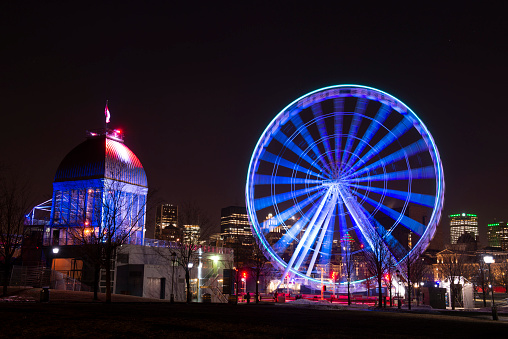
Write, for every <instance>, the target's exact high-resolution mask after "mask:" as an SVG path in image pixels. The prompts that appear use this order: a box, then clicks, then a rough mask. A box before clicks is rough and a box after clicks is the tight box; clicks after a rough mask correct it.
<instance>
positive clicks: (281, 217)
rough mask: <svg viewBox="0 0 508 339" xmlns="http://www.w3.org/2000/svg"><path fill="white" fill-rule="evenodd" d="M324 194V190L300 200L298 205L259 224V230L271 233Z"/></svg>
mask: <svg viewBox="0 0 508 339" xmlns="http://www.w3.org/2000/svg"><path fill="white" fill-rule="evenodd" d="M324 193H325V191H324V190H323V191H318V192H316V193H314V194H313V195H311V196H309V197H308V198H306V199H305V200H302V201H301V202H299V203H298V204H295V205H293V206H292V207H290V208H288V209H286V210H284V211H283V212H281V213H278V214H276V215H275V216H273V217H272V218H270V219H268V220H266V221H264V222H263V223H261V229H262V230H263V232H264V233H268V232H271V231H272V230H273V229H274V228H275V227H277V226H280V224H281V223H282V222H284V221H286V220H288V219H289V218H291V217H292V216H293V215H295V214H296V213H297V212H298V211H299V210H301V209H303V208H305V207H306V206H307V205H308V204H310V203H311V202H313V201H314V200H315V199H316V198H318V197H319V196H321V195H322V194H324ZM273 220H275V221H276V222H275V223H274V222H273Z"/></svg>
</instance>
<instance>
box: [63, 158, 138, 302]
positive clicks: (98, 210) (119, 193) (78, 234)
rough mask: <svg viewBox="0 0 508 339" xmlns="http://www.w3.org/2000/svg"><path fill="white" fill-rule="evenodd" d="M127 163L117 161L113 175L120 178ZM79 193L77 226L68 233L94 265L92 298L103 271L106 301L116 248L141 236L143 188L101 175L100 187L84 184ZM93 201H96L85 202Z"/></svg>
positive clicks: (108, 296)
mask: <svg viewBox="0 0 508 339" xmlns="http://www.w3.org/2000/svg"><path fill="white" fill-rule="evenodd" d="M127 170H128V169H127V167H125V168H124V166H122V165H116V167H115V168H112V169H111V172H112V173H110V176H109V177H112V178H121V177H123V176H124V172H125V171H127ZM79 191H80V192H79V193H78V194H82V195H83V196H84V197H86V198H85V199H83V200H82V201H83V202H82V203H81V205H80V206H79V208H78V213H79V216H78V218H77V226H73V227H69V228H68V231H67V234H68V236H69V237H70V239H71V241H72V243H73V244H74V245H77V246H80V249H81V253H82V254H83V258H84V259H85V260H87V261H88V262H89V263H90V264H92V265H93V267H94V298H95V299H97V290H98V281H99V273H100V268H104V270H105V272H106V302H107V303H110V302H111V271H112V260H113V259H114V258H115V253H116V250H117V248H118V247H119V246H120V245H122V244H126V243H130V242H133V241H136V240H140V239H141V238H142V232H143V226H144V220H145V215H146V214H145V211H146V201H147V198H146V188H138V187H135V186H134V185H129V184H127V183H125V182H123V181H119V180H114V179H104V180H103V185H102V187H94V188H92V187H83V189H81V190H79ZM92 201H95V204H92V203H90V204H89V205H87V203H86V202H92Z"/></svg>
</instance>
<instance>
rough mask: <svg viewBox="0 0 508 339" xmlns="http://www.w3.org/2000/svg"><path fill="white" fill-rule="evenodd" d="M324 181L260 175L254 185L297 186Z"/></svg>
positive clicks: (255, 179)
mask: <svg viewBox="0 0 508 339" xmlns="http://www.w3.org/2000/svg"><path fill="white" fill-rule="evenodd" d="M322 181H323V180H317V179H308V178H295V177H281V176H277V175H275V176H274V175H266V174H259V175H258V176H256V177H255V178H254V185H286V184H288V185H297V184H307V185H313V184H320V183H321V182H322Z"/></svg>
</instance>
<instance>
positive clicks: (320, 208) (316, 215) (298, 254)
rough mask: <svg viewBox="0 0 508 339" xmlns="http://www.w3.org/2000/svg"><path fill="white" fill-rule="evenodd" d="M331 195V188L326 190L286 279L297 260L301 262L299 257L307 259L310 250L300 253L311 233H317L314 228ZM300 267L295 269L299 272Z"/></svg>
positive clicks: (297, 248)
mask: <svg viewBox="0 0 508 339" xmlns="http://www.w3.org/2000/svg"><path fill="white" fill-rule="evenodd" d="M330 193H331V189H330V188H329V189H328V190H326V193H325V195H324V196H323V197H322V198H321V201H320V202H319V205H318V208H317V209H316V212H315V213H314V215H313V216H312V219H311V220H310V222H309V224H308V225H307V229H306V230H305V232H304V234H303V236H302V238H301V239H300V241H299V242H298V245H297V246H296V249H295V251H294V252H293V255H292V256H291V259H290V260H289V262H288V264H287V266H286V269H285V270H284V274H283V275H282V276H283V277H285V276H286V275H287V274H288V272H289V270H290V269H291V268H292V267H293V264H295V261H296V260H298V261H300V260H299V257H301V256H303V258H305V257H306V256H307V251H308V249H307V250H306V251H305V252H304V253H300V252H301V251H302V248H303V247H304V244H305V242H306V241H307V239H308V238H309V236H310V235H311V233H315V232H316V230H315V227H314V226H315V224H316V220H318V218H319V219H321V217H320V216H321V214H322V211H323V207H324V205H325V203H326V202H327V200H328V198H329V196H330ZM303 258H302V261H303ZM300 262H301V261H300ZM299 266H300V265H298V267H299ZM298 267H296V266H295V269H296V270H298Z"/></svg>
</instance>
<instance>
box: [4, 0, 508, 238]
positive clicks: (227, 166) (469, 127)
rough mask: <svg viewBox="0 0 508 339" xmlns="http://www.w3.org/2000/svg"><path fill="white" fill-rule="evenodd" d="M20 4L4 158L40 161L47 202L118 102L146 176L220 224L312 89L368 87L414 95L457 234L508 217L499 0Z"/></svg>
mask: <svg viewBox="0 0 508 339" xmlns="http://www.w3.org/2000/svg"><path fill="white" fill-rule="evenodd" d="M22 6H23V5H20V4H8V5H5V6H4V7H5V10H3V11H2V14H1V16H2V26H3V28H4V31H6V32H9V33H8V34H7V38H6V43H5V44H4V45H3V47H2V49H3V53H2V56H1V58H2V63H3V64H4V65H9V67H8V69H6V70H4V71H3V73H4V74H3V75H4V76H3V77H2V89H3V91H2V94H1V96H2V97H1V98H2V100H1V101H2V106H1V107H2V111H3V117H4V123H5V126H8V128H7V129H6V130H5V131H4V133H2V135H1V137H0V138H1V141H2V143H3V144H4V145H10V146H9V147H5V148H4V151H3V152H2V162H3V163H4V164H6V165H13V166H20V167H21V168H25V169H26V170H27V171H28V172H29V174H30V175H31V176H32V182H33V186H34V188H35V192H36V195H37V196H38V197H40V199H39V200H40V201H39V202H42V201H44V200H45V199H44V198H45V197H48V196H49V195H50V194H51V191H52V183H53V179H54V175H55V173H56V169H57V167H58V165H59V164H60V162H61V161H62V159H63V157H64V156H65V155H66V154H67V153H69V152H70V151H71V150H72V149H73V148H74V147H75V146H77V145H78V144H79V143H81V142H83V141H84V140H85V131H86V130H90V129H94V128H100V127H103V124H104V121H103V119H104V113H103V112H104V106H105V103H106V100H109V110H110V112H111V123H110V127H113V128H120V129H122V131H124V132H125V134H126V137H125V143H126V145H127V146H128V147H129V148H131V149H132V151H133V152H134V153H135V154H136V155H138V157H139V159H140V161H141V163H142V164H143V167H144V168H145V170H146V172H147V177H148V184H149V187H150V188H158V189H159V191H160V192H161V193H162V194H161V195H162V198H163V199H164V200H165V201H166V202H170V203H175V204H178V203H179V202H180V201H182V200H196V201H198V202H199V203H200V204H202V205H203V206H204V207H205V208H206V209H207V210H208V211H209V212H210V214H211V215H212V217H213V219H214V220H216V222H217V223H218V222H219V220H220V218H219V213H220V209H221V208H223V207H225V206H230V205H244V204H245V202H244V186H245V179H246V175H247V167H248V164H249V160H250V157H251V154H252V151H253V150H254V146H255V145H256V142H257V140H258V138H259V137H260V136H261V134H262V132H263V130H264V129H265V128H266V126H267V125H268V123H269V122H270V121H271V120H272V119H273V118H274V117H275V116H276V114H277V113H278V112H279V111H280V110H282V109H283V108H284V107H285V106H286V105H287V104H289V103H290V102H291V101H293V100H294V99H296V98H297V97H299V96H301V95H303V94H305V93H307V92H310V91H312V90H315V89H318V88H321V87H324V86H327V85H335V84H345V83H358V84H362V85H367V86H373V87H377V88H379V89H381V90H384V91H387V92H389V93H391V94H393V95H394V96H396V97H397V98H399V99H400V100H402V101H403V102H404V103H406V104H407V105H408V106H410V107H411V108H413V109H414V110H415V112H416V114H418V115H419V117H420V118H421V119H422V121H423V123H424V124H425V125H426V126H427V128H428V129H429V131H430V132H431V134H432V135H433V137H434V139H435V141H436V144H437V147H438V150H439V152H440V155H441V159H442V162H443V167H444V177H445V184H446V191H445V205H444V210H443V215H442V217H441V226H440V228H441V232H444V239H445V241H446V239H447V233H446V232H447V229H446V226H447V225H448V215H450V214H453V213H462V212H471V213H475V214H477V215H478V218H479V227H480V240H481V242H482V243H485V244H486V225H487V224H488V223H491V222H493V221H494V219H497V220H503V219H504V220H506V219H507V218H508V216H507V213H508V211H506V207H505V206H506V205H507V203H508V201H507V200H508V199H507V198H506V196H505V194H504V191H505V190H506V189H507V188H508V178H506V176H505V175H504V171H503V170H504V168H505V167H506V165H507V161H508V160H507V159H506V157H503V150H504V145H505V143H506V141H505V138H504V137H503V134H504V126H506V125H507V123H508V117H507V116H506V114H504V113H503V112H504V110H505V105H504V103H503V95H504V88H505V87H506V85H504V83H503V78H504V77H505V76H506V75H507V74H508V67H507V65H506V63H505V62H504V59H505V57H506V55H507V53H506V47H505V46H504V45H503V44H499V42H500V41H503V40H502V38H503V37H504V34H505V33H506V30H505V29H506V24H505V23H503V21H502V20H501V16H500V14H498V13H499V12H495V11H491V9H487V8H483V9H478V8H475V7H467V5H464V6H463V7H461V8H458V9H457V8H454V7H453V6H452V5H450V7H449V8H446V7H440V8H439V9H438V10H436V11H433V10H431V9H430V8H429V9H427V10H422V11H421V12H419V13H417V14H416V13H413V12H411V11H410V10H404V9H397V10H396V11H390V9H387V8H383V9H381V10H380V12H377V9H374V8H369V9H363V10H357V9H351V10H350V11H348V12H347V14H346V13H345V12H346V11H344V12H340V13H339V12H338V10H339V9H340V8H339V7H333V6H323V5H316V6H315V7H310V6H309V8H307V7H302V6H300V5H297V4H295V5H294V6H293V7H284V6H282V5H274V6H273V7H271V8H270V9H265V8H262V7H261V6H259V7H258V6H252V7H249V5H246V4H243V5H239V4H237V5H235V6H226V5H224V7H220V6H215V5H214V7H209V8H207V7H206V6H196V7H190V6H189V7H187V6H186V5H179V6H182V7H178V8H177V7H174V6H169V5H167V6H161V7H156V6H154V7H144V8H141V10H140V9H139V8H137V7H135V6H133V5H130V4H125V5H124V6H123V7H122V8H115V7H111V8H108V7H101V8H98V9H97V8H90V9H83V10H81V9H80V11H79V13H78V11H76V8H75V7H74V6H75V5H74V6H73V5H68V7H66V6H57V5H48V4H38V3H34V4H32V5H29V6H28V5H27V6H26V7H22ZM320 6H322V7H320ZM338 13H339V14H338ZM497 16H499V17H497ZM479 86H481V87H480V88H479V89H478V88H477V87H479Z"/></svg>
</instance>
